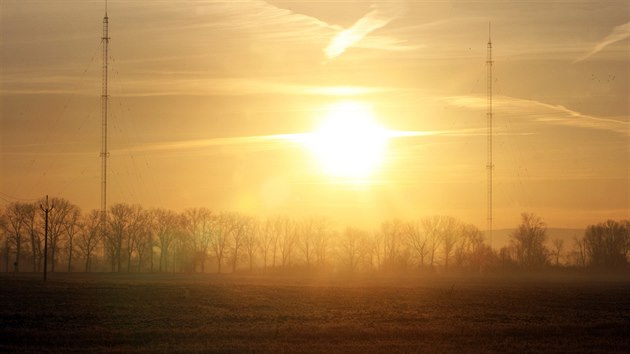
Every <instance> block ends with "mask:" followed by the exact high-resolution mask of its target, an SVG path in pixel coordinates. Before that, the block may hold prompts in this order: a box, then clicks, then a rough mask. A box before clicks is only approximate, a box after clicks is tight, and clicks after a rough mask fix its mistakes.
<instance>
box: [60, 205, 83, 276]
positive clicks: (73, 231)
mask: <svg viewBox="0 0 630 354" xmlns="http://www.w3.org/2000/svg"><path fill="white" fill-rule="evenodd" d="M80 222H81V210H80V209H79V207H74V208H72V210H70V212H69V213H68V217H67V218H66V220H65V222H64V225H63V227H64V230H65V232H66V252H67V254H68V272H72V270H73V267H72V256H73V255H74V247H75V245H74V238H75V236H76V235H77V234H78V233H79V232H80V230H81V225H80Z"/></svg>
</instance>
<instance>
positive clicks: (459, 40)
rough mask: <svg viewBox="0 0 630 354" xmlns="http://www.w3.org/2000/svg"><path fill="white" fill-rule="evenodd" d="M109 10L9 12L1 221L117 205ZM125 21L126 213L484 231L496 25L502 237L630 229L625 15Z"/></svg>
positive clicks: (617, 11) (294, 5) (120, 12)
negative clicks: (104, 200)
mask: <svg viewBox="0 0 630 354" xmlns="http://www.w3.org/2000/svg"><path fill="white" fill-rule="evenodd" d="M104 12H105V6H104V2H103V1H83V0H82V1H79V0H56V1H35V0H19V1H12V0H2V1H0V36H1V37H0V122H1V129H0V205H6V204H7V203H9V202H13V201H35V200H37V199H38V198H40V197H41V196H43V195H50V196H56V197H63V198H66V199H69V200H70V201H72V202H74V203H75V204H77V205H79V206H80V207H81V208H82V209H83V210H85V211H87V210H90V209H96V208H99V207H100V181H101V165H100V157H99V156H100V149H101V87H102V40H101V37H102V25H103V16H104ZM107 12H108V18H109V26H110V27H109V36H110V38H111V39H110V41H109V60H108V63H109V77H108V78H109V81H108V82H109V85H108V89H109V90H108V93H109V96H110V100H109V105H108V108H109V115H108V134H109V140H108V146H109V153H110V155H109V158H108V175H107V178H108V204H110V205H111V204H115V203H137V204H141V205H143V206H145V207H148V208H153V207H162V208H168V209H172V210H178V211H179V210H183V209H185V208H191V207H207V208H209V209H211V210H215V211H224V210H225V211H239V212H244V213H248V214H252V215H255V216H261V217H264V216H270V215H289V216H292V217H296V218H301V217H310V216H323V217H326V218H329V219H330V220H332V221H333V222H334V223H336V224H338V225H352V226H358V227H374V226H375V225H378V223H380V222H381V221H383V220H386V219H391V218H401V219H416V218H422V217H425V216H431V215H450V216H454V217H457V218H459V219H461V220H462V221H465V222H467V223H472V224H474V225H477V226H478V227H479V228H480V229H485V227H486V218H487V204H486V199H487V169H486V165H487V115H486V111H487V96H486V91H487V82H486V81H487V65H486V60H487V59H486V57H487V44H488V40H489V23H491V28H492V29H491V40H492V46H493V48H492V50H493V66H492V92H493V113H494V114H493V133H494V134H493V164H494V169H493V178H494V180H493V202H494V213H493V220H494V221H493V224H494V227H495V228H511V227H516V226H517V225H518V223H519V219H520V214H521V213H523V212H532V213H536V214H538V215H539V216H541V217H542V218H543V219H544V220H545V221H546V222H547V224H548V225H549V226H550V227H565V228H583V227H585V226H587V225H589V224H593V223H597V222H600V221H604V220H607V219H627V218H630V206H629V200H630V188H629V180H630V118H629V117H630V112H629V111H630V103H629V98H628V97H629V96H630V93H629V88H628V86H629V81H630V74H629V69H630V5H629V3H628V2H627V1H616V0H609V1H577V0H576V1H533V0H530V1H412V0H409V1H402V0H401V1H396V0H392V1H386V0H383V1H354V0H343V1H317V0H293V1H271V0H270V1H261V0H243V1H214V0H199V1H190V0H189V1H185V0H183V1H148V0H147V1H145V0H125V1H115V0H112V1H109V4H108V9H107ZM340 107H341V108H340ZM343 107H345V108H343ZM348 107H351V108H348ZM352 107H354V108H352ZM348 116H350V117H351V118H352V119H350V120H345V122H346V123H343V124H340V123H338V122H340V121H344V119H346V118H348ZM331 122H333V123H331ZM326 127H328V128H326ZM326 129H328V130H326ZM326 132H328V133H326ZM366 132H367V133H366ZM371 132H372V133H371ZM370 134H372V135H370ZM345 137H347V140H346V139H345Z"/></svg>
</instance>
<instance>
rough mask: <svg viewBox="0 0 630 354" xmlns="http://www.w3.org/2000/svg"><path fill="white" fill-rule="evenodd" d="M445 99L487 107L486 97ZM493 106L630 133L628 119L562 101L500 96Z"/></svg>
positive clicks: (507, 113) (508, 111)
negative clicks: (601, 114) (579, 108)
mask: <svg viewBox="0 0 630 354" xmlns="http://www.w3.org/2000/svg"><path fill="white" fill-rule="evenodd" d="M443 99H444V100H446V101H447V102H449V103H450V104H452V105H454V106H459V107H467V108H472V109H479V110H482V109H486V98H485V97H481V96H449V97H444V98H443ZM493 107H494V109H495V112H496V113H497V115H499V116H504V117H505V116H510V117H518V118H526V119H529V120H531V121H535V122H539V123H544V124H555V125H564V126H570V127H575V128H582V129H597V130H606V131H610V132H614V133H617V134H622V135H628V136H630V123H629V122H627V121H621V120H615V119H609V118H599V117H594V116H591V115H587V114H583V113H580V112H577V111H573V110H571V109H569V108H567V107H564V106H562V105H553V104H549V103H544V102H540V101H535V100H526V99H520V98H515V97H508V96H499V97H495V98H494V100H493Z"/></svg>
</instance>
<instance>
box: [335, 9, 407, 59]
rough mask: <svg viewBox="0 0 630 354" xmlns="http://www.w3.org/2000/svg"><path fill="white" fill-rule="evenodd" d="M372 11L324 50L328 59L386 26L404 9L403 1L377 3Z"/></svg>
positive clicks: (338, 35) (343, 31) (341, 33)
mask: <svg viewBox="0 0 630 354" xmlns="http://www.w3.org/2000/svg"><path fill="white" fill-rule="evenodd" d="M371 8H372V10H371V11H370V12H368V13H367V14H365V15H364V16H363V17H361V18H360V19H359V20H358V21H357V22H355V23H354V25H352V26H351V27H350V28H347V29H345V30H342V31H341V32H339V33H338V34H337V35H336V36H335V37H334V38H333V39H332V40H331V41H330V43H329V44H328V46H327V47H326V49H325V50H324V52H325V54H326V57H327V58H328V59H333V58H336V57H338V56H339V55H341V54H342V53H343V52H345V51H346V49H348V48H349V47H351V46H353V45H355V44H356V43H358V42H360V41H361V40H362V39H363V38H364V37H365V36H367V35H368V34H370V33H371V32H374V31H376V30H377V29H379V28H382V27H384V26H386V25H387V24H388V23H390V22H391V21H392V20H394V19H395V18H396V17H398V16H400V14H401V13H402V11H403V9H404V4H403V2H402V1H396V2H384V3H380V2H379V3H375V4H373V5H372V7H371Z"/></svg>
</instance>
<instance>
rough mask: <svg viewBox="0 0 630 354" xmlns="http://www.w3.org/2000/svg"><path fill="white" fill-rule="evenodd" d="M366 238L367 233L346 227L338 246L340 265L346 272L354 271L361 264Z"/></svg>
mask: <svg viewBox="0 0 630 354" xmlns="http://www.w3.org/2000/svg"><path fill="white" fill-rule="evenodd" d="M367 237H368V233H367V232H365V231H363V230H359V229H355V228H350V227H348V228H346V229H345V231H344V232H343V234H342V236H341V240H340V244H339V256H340V261H341V264H342V265H343V266H344V268H345V269H347V270H348V271H350V272H354V271H356V270H357V268H358V266H359V265H360V264H362V263H363V258H364V256H365V253H366V252H365V251H366V242H367Z"/></svg>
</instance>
